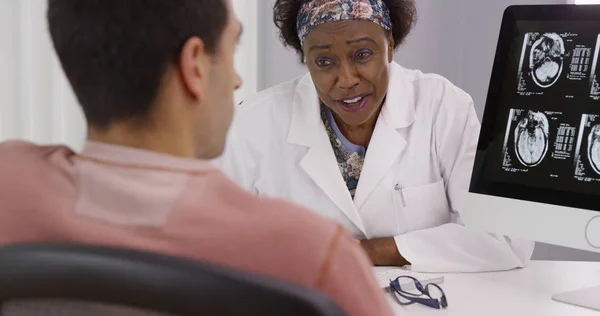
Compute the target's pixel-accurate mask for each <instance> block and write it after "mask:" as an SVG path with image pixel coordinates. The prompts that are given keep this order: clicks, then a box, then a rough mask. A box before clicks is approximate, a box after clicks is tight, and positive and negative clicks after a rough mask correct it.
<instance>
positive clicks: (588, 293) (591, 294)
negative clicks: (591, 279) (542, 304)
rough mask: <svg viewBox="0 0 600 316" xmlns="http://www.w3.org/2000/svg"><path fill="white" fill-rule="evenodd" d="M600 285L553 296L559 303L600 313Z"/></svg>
mask: <svg viewBox="0 0 600 316" xmlns="http://www.w3.org/2000/svg"><path fill="white" fill-rule="evenodd" d="M599 298H600V285H599V286H596V287H590V288H585V289H581V290H575V291H570V292H564V293H559V294H554V295H552V299H553V300H555V301H558V302H562V303H567V304H571V305H577V306H581V307H585V308H589V309H594V310H597V311H600V299H599Z"/></svg>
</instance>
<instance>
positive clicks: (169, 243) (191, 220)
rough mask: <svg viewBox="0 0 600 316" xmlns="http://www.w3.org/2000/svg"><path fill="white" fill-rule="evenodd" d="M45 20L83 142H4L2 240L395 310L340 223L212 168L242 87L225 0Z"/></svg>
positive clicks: (153, 3)
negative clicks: (112, 252)
mask: <svg viewBox="0 0 600 316" xmlns="http://www.w3.org/2000/svg"><path fill="white" fill-rule="evenodd" d="M48 23H49V28H50V34H51V37H52V41H53V43H54V48H55V50H56V52H57V54H58V56H59V59H60V61H61V64H62V67H63V69H64V71H65V73H66V75H67V78H68V79H69V82H70V83H71V86H72V88H73V89H74V91H75V94H76V96H77V98H78V101H79V103H80V104H81V106H82V108H83V111H84V113H85V117H86V119H87V123H88V141H87V143H86V145H85V148H84V149H83V151H82V152H81V153H75V152H73V151H72V150H71V149H69V148H67V147H65V146H37V145H34V144H31V143H27V142H23V141H12V142H6V143H3V144H1V145H0V244H10V243H19V242H41V241H43V242H50V241H54V242H83V243H90V244H102V245H111V246H118V247H128V248H135V249H142V250H150V251H158V252H162V253H168V254H171V255H178V256H184V257H188V258H194V259H200V260H205V261H209V262H213V263H219V264H224V265H227V266H230V267H234V268H240V269H244V270H248V271H252V272H256V273H261V274H266V275H270V276H273V277H276V278H279V279H283V280H287V281H292V282H295V283H298V284H301V285H304V286H307V287H311V288H314V289H317V290H319V291H322V292H324V293H325V294H326V295H328V296H329V297H331V298H332V299H333V300H334V301H335V302H337V303H338V304H339V305H340V306H341V307H342V308H343V309H344V310H345V311H346V312H347V313H348V314H349V315H389V314H390V313H391V312H390V310H389V307H388V305H387V302H386V300H385V298H384V297H383V291H381V289H379V287H378V286H377V284H376V282H375V280H374V278H373V276H372V275H371V270H370V267H369V266H370V264H369V260H368V258H367V257H366V255H365V254H364V253H363V252H362V251H361V248H360V246H359V244H358V243H356V242H355V241H354V240H353V239H352V238H351V237H350V236H349V235H348V234H347V233H346V232H345V231H344V230H343V229H342V228H341V226H340V225H338V224H336V223H334V222H332V221H328V220H324V219H321V218H319V217H316V215H311V214H312V213H311V212H307V211H304V210H301V209H299V208H298V207H295V206H292V205H290V204H286V203H284V202H279V201H274V200H265V199H260V198H258V197H255V196H253V195H250V194H249V193H246V192H245V191H244V190H242V189H240V188H238V187H237V186H235V185H234V184H233V183H232V182H231V181H229V180H228V179H227V178H226V177H225V176H224V175H223V174H222V173H220V172H219V171H218V170H216V169H215V168H213V167H212V166H211V164H210V163H209V159H213V158H215V157H217V156H219V155H220V154H221V153H222V151H223V148H224V142H225V136H226V133H227V130H228V128H229V125H230V122H231V119H232V114H233V91H234V90H235V89H236V88H238V87H239V86H240V85H241V80H240V78H239V77H238V75H237V74H236V72H235V70H234V69H233V57H234V51H235V46H236V43H237V41H238V38H239V35H240V32H241V26H240V23H239V22H238V21H237V19H236V18H235V16H234V14H233V13H232V8H231V3H230V0H180V1H172V0H127V1H107V0H86V1H80V0H49V2H48ZM282 210H285V212H282Z"/></svg>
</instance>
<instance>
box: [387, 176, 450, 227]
mask: <svg viewBox="0 0 600 316" xmlns="http://www.w3.org/2000/svg"><path fill="white" fill-rule="evenodd" d="M395 191H396V192H395V197H394V202H395V205H396V210H397V211H399V212H400V213H401V214H403V215H404V216H401V217H402V218H404V219H405V220H406V223H399V224H400V225H401V226H404V227H406V228H407V230H419V229H426V228H431V227H436V226H439V225H442V224H445V223H448V222H449V221H450V209H449V207H448V198H447V196H446V189H445V187H444V181H443V180H442V181H438V182H435V183H429V184H425V185H420V186H415V187H405V188H403V187H401V186H399V185H398V186H396V190H395Z"/></svg>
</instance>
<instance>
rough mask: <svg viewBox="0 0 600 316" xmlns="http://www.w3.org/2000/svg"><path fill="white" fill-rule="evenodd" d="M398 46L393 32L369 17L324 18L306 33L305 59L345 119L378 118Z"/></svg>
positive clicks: (318, 85)
mask: <svg viewBox="0 0 600 316" xmlns="http://www.w3.org/2000/svg"><path fill="white" fill-rule="evenodd" d="M393 47H394V43H393V39H392V37H391V36H388V34H387V33H386V32H385V31H384V30H383V29H382V28H381V27H380V26H379V25H377V24H375V23H373V22H370V21H356V20H351V21H338V22H328V23H323V24H321V25H319V26H317V27H315V28H314V29H313V30H312V31H310V33H309V34H308V36H307V37H306V39H305V41H304V48H303V49H304V55H305V56H306V65H307V67H308V70H309V71H310V74H311V77H312V79H313V82H314V84H315V88H316V90H317V93H318V95H319V98H320V99H321V101H322V102H323V103H324V104H325V105H326V106H327V107H329V108H330V109H331V110H332V111H333V113H334V115H335V116H336V117H337V118H338V119H340V120H341V121H342V122H343V123H344V124H346V125H349V126H359V125H362V124H365V123H367V122H370V121H373V122H374V121H375V120H376V119H377V117H376V115H377V114H378V113H379V110H380V108H381V105H382V104H383V101H384V99H385V96H386V94H387V89H388V82H389V64H390V62H391V61H392V57H393V56H392V54H393Z"/></svg>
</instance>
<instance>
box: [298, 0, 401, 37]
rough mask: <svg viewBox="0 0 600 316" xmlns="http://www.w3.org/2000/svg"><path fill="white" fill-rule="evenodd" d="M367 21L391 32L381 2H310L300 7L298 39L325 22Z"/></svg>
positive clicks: (386, 10) (387, 17)
mask: <svg viewBox="0 0 600 316" xmlns="http://www.w3.org/2000/svg"><path fill="white" fill-rule="evenodd" d="M344 20H367V21H371V22H373V23H376V24H377V25H379V26H381V27H382V28H383V29H384V30H386V31H388V32H390V31H391V30H392V22H391V19H390V10H389V9H388V7H387V5H386V4H385V3H384V2H383V0H312V1H308V2H306V3H305V4H303V5H302V7H300V11H299V12H298V17H297V19H296V27H297V29H298V38H300V43H301V44H302V45H304V39H305V38H306V36H307V35H308V33H309V32H310V31H311V30H312V29H313V28H315V27H317V26H319V25H320V24H323V23H326V22H335V21H344Z"/></svg>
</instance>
